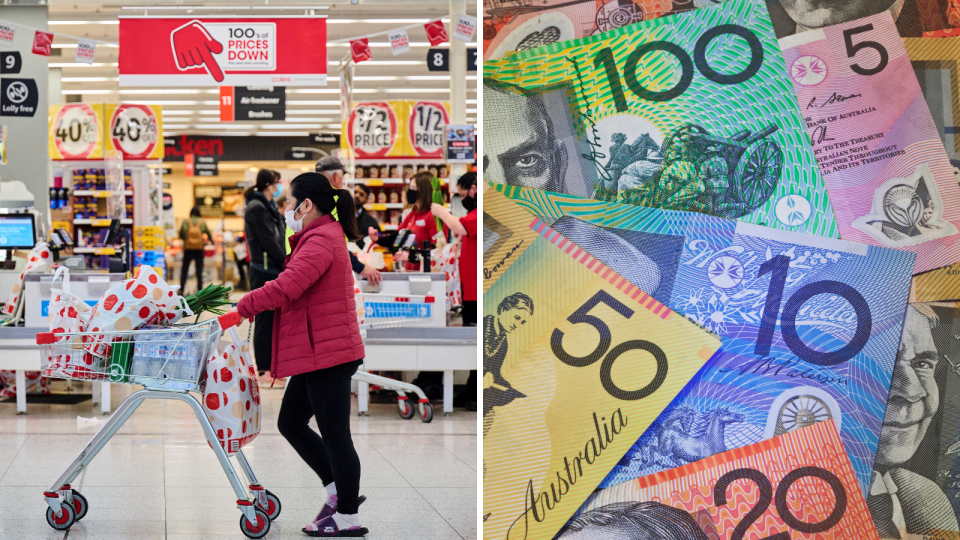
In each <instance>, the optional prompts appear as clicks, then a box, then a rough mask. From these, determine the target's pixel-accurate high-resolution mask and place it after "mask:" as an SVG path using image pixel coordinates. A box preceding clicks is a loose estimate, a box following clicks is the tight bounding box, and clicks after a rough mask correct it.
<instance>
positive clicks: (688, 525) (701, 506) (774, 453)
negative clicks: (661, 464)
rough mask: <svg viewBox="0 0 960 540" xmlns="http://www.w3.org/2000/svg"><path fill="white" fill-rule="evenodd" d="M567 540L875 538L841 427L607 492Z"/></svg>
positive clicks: (563, 535) (829, 425) (565, 532)
mask: <svg viewBox="0 0 960 540" xmlns="http://www.w3.org/2000/svg"><path fill="white" fill-rule="evenodd" d="M582 510H583V511H582V512H581V513H580V514H578V515H577V516H575V517H574V518H573V519H571V520H570V521H569V522H568V523H567V524H566V525H565V526H564V528H563V529H562V530H561V531H560V534H559V535H557V537H556V538H557V540H585V539H588V538H589V539H599V538H668V539H671V540H673V539H676V540H681V539H682V540H791V539H792V540H800V539H804V540H808V539H809V540H841V539H845V540H874V539H878V538H879V537H878V536H877V530H876V528H875V527H874V524H873V520H872V519H871V518H870V512H869V511H868V510H867V504H866V501H864V499H863V494H862V493H861V491H860V487H859V485H858V484H857V477H856V475H855V474H854V472H853V467H852V466H851V464H850V459H849V458H848V457H847V454H846V452H845V451H844V449H843V443H842V442H841V441H840V436H839V434H838V433H837V428H836V426H835V425H834V423H833V421H832V420H828V421H826V422H820V423H817V424H813V425H811V426H809V427H805V428H801V429H798V430H795V431H791V432H788V433H786V434H784V435H781V436H779V437H775V438H773V439H768V440H765V441H762V442H759V443H756V444H752V445H750V446H745V447H742V448H737V449H735V450H730V451H727V452H723V453H722V454H717V455H715V456H712V457H709V458H707V459H704V460H701V461H697V462H694V463H690V464H689V465H684V466H682V467H677V468H676V469H670V470H667V471H663V472H660V473H656V474H652V475H650V476H644V477H641V478H638V479H636V480H631V481H629V482H624V483H622V484H618V485H616V486H613V487H610V488H607V489H605V490H603V491H600V492H597V493H596V494H594V495H593V497H592V499H591V500H589V501H588V503H587V504H585V505H584V507H583V509H582Z"/></svg>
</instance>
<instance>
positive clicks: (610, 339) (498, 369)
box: [483, 229, 720, 539]
mask: <svg viewBox="0 0 960 540" xmlns="http://www.w3.org/2000/svg"><path fill="white" fill-rule="evenodd" d="M539 232H540V233H541V234H543V235H544V237H541V238H537V239H536V240H535V241H533V242H532V243H531V244H530V245H529V246H528V247H527V248H526V250H525V251H524V252H523V254H522V255H520V256H519V258H517V259H516V260H515V261H514V262H513V264H512V265H511V266H510V267H509V268H508V269H507V270H506V271H505V272H503V274H502V275H501V276H500V278H499V279H498V280H497V281H496V282H495V283H494V284H493V286H491V287H490V288H489V289H487V291H486V292H485V293H484V295H483V312H484V318H483V387H484V390H483V438H484V447H483V490H484V500H483V506H484V508H483V515H484V537H485V538H510V539H519V538H528V539H533V538H536V539H549V538H552V537H553V535H554V534H556V532H557V531H558V530H559V529H560V528H561V527H562V526H563V524H564V523H566V521H567V519H569V517H570V516H571V515H572V514H573V513H574V512H575V511H576V509H577V508H579V507H580V505H581V504H582V503H583V501H584V500H585V499H586V498H587V496H588V495H590V493H591V492H593V490H594V489H595V488H596V487H597V485H598V484H599V483H600V482H601V480H603V478H604V477H605V476H606V475H607V473H609V472H610V469H611V468H612V467H613V466H614V465H616V464H617V462H618V461H619V460H620V458H621V457H622V456H623V454H624V452H626V451H627V449H628V448H630V446H631V445H632V444H633V443H634V441H636V439H637V437H639V436H640V434H641V433H643V432H644V430H646V429H647V427H648V426H649V425H650V422H651V421H652V420H653V419H654V418H656V416H657V415H658V414H659V412H660V411H661V410H662V409H663V408H664V407H665V406H666V405H667V403H669V402H670V400H672V399H673V398H674V397H675V396H676V395H677V392H679V391H680V389H681V388H683V386H684V385H685V384H687V382H689V381H690V378H691V377H693V375H694V374H695V373H696V372H697V370H698V369H700V367H701V366H702V365H703V364H704V362H706V361H707V360H708V359H709V358H710V357H711V356H712V355H713V354H714V353H715V352H716V351H717V349H718V348H719V346H720V342H719V340H718V339H717V338H716V337H715V336H713V335H711V334H709V333H707V332H705V331H704V330H702V329H700V328H698V327H697V326H696V325H694V324H693V323H692V322H690V321H688V320H686V319H685V318H683V317H682V316H679V315H678V314H676V313H674V312H673V311H671V310H670V309H669V308H667V307H666V306H664V305H663V304H661V303H660V302H657V301H656V300H655V299H653V298H651V297H650V296H649V295H647V294H645V293H644V292H643V291H641V290H640V289H638V288H637V287H635V286H633V285H631V284H630V283H629V282H628V281H627V280H626V279H624V278H623V277H621V276H620V275H618V274H617V273H616V272H614V271H612V270H611V269H609V268H607V267H606V266H605V265H604V264H603V263H601V262H600V261H598V260H597V259H595V258H593V257H592V256H590V255H589V254H587V253H586V252H584V251H583V250H581V249H578V248H576V246H574V245H573V244H572V243H571V242H569V241H567V240H565V239H563V237H562V236H560V235H559V234H550V232H549V231H548V230H545V229H541V230H540V231H539ZM558 287H562V291H559V290H558Z"/></svg>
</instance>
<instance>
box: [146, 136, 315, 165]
mask: <svg viewBox="0 0 960 540" xmlns="http://www.w3.org/2000/svg"><path fill="white" fill-rule="evenodd" d="M299 146H303V147H317V146H318V143H315V142H313V135H309V136H308V135H288V136H280V137H247V136H237V137H233V136H205V135H179V136H176V137H166V138H164V147H165V148H166V152H165V154H164V156H165V157H164V158H163V160H164V161H165V162H167V161H169V162H181V161H183V155H184V154H195V155H198V156H214V157H216V158H219V160H220V161H244V162H247V161H251V160H254V161H257V160H259V161H276V160H282V159H284V157H283V156H284V155H285V154H286V153H287V151H289V150H290V149H291V148H295V147H299ZM325 146H326V147H327V149H329V146H328V145H325ZM321 148H323V146H321ZM314 157H315V158H316V157H319V156H314Z"/></svg>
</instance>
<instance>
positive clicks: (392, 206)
mask: <svg viewBox="0 0 960 540" xmlns="http://www.w3.org/2000/svg"><path fill="white" fill-rule="evenodd" d="M363 207H364V208H366V209H367V210H379V211H383V210H402V209H403V203H371V204H365V205H363Z"/></svg>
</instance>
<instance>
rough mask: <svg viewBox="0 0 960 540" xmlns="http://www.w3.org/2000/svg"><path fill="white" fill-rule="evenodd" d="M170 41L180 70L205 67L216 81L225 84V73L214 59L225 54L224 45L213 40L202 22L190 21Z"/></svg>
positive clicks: (174, 32) (177, 30)
mask: <svg viewBox="0 0 960 540" xmlns="http://www.w3.org/2000/svg"><path fill="white" fill-rule="evenodd" d="M170 39H171V41H172V42H173V55H174V56H175V57H176V59H177V66H179V67H180V69H187V68H190V67H200V66H204V65H205V66H206V68H207V72H208V73H209V74H210V75H212V76H213V78H214V80H216V81H217V82H223V71H222V70H221V69H220V66H219V65H217V60H216V59H215V58H214V57H213V55H214V54H220V53H222V52H223V45H222V44H221V43H220V42H219V41H217V40H215V39H213V37H212V36H211V35H210V32H208V31H207V29H206V28H204V27H203V25H202V24H200V21H190V22H189V23H187V24H185V25H184V26H181V27H180V28H177V29H176V30H174V31H173V34H171V36H170Z"/></svg>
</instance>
